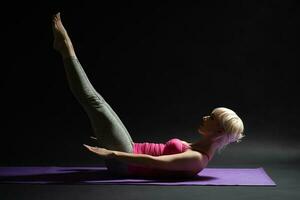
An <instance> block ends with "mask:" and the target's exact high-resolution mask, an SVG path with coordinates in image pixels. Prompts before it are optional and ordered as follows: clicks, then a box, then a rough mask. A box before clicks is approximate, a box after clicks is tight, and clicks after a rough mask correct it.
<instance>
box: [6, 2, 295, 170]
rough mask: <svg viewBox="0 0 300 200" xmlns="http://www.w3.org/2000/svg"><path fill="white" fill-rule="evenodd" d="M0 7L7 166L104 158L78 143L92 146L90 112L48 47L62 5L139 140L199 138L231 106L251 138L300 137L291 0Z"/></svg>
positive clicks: (80, 49)
mask: <svg viewBox="0 0 300 200" xmlns="http://www.w3.org/2000/svg"><path fill="white" fill-rule="evenodd" d="M3 10H5V11H7V12H6V14H4V13H3V14H2V15H3V16H2V25H1V27H2V28H1V29H2V31H1V32H2V34H3V36H2V64H1V79H0V80H1V86H0V87H1V105H2V109H1V115H2V120H1V129H2V130H1V135H2V137H1V165H22V164H24V165H25V164H28V165H31V164H47V165H49V164H50V165H51V164H56V165H59V164H62V163H90V162H94V161H95V162H98V160H97V158H95V157H93V156H92V155H91V154H90V153H89V152H87V151H86V150H85V149H84V148H83V147H82V144H83V143H88V144H93V143H92V142H91V141H90V140H89V136H90V135H92V130H91V127H90V124H89V120H88V118H87V115H86V114H85V112H84V110H83V109H82V108H81V107H80V105H79V103H78V102H77V101H76V99H75V98H74V97H73V95H72V93H71V91H70V89H69V87H68V85H67V79H66V76H65V71H64V69H63V65H62V60H61V57H60V55H59V54H58V53H57V52H55V51H54V50H53V48H52V40H53V37H52V32H51V15H52V14H54V13H56V12H58V11H60V12H61V17H62V20H63V23H64V25H65V27H66V29H67V31H68V32H69V35H70V36H71V39H72V41H73V43H74V46H75V49H76V52H77V56H78V58H79V59H80V61H81V63H82V65H83V67H84V69H85V71H86V73H87V75H88V77H89V79H90V81H91V82H92V84H93V85H94V87H95V88H96V90H97V91H98V92H99V93H100V94H102V96H103V97H104V98H105V99H106V101H107V102H108V103H109V104H110V105H111V107H112V108H113V109H114V110H115V111H116V113H117V114H118V115H119V117H120V118H121V120H122V121H123V123H124V124H125V126H126V127H127V129H128V130H129V132H130V134H131V135H132V138H133V139H134V141H137V142H142V141H152V142H164V141H165V140H166V139H168V138H171V137H179V138H182V139H184V140H187V141H195V140H197V139H199V134H198V133H197V132H196V128H197V127H198V123H199V121H200V118H201V116H202V115H204V114H208V113H209V112H210V111H211V110H212V109H213V108H215V107H218V106H225V107H228V108H231V109H233V110H234V111H236V112H237V113H238V114H239V115H240V117H241V118H242V119H243V120H244V123H245V134H246V138H245V140H244V144H245V143H247V142H252V143H253V144H256V143H257V144H258V143H262V144H264V143H266V144H267V143H268V144H269V143H271V144H272V143H274V144H275V143H276V144H277V143H279V144H285V145H289V146H296V145H299V142H297V140H299V136H298V130H297V128H298V127H297V126H298V124H299V122H298V112H299V98H298V91H299V89H298V69H297V67H298V65H299V63H298V62H299V61H298V60H299V59H298V53H299V50H298V49H297V47H298V44H297V42H296V40H297V37H298V36H299V32H298V31H297V30H298V21H299V18H298V13H299V12H298V8H297V6H296V5H295V4H294V3H293V1H272V2H269V1H257V2H256V1H251V2H250V1H249V2H248V1H247V2H246V1H244V2H239V3H236V2H235V3H233V1H232V3H229V2H227V3H224V2H222V3H221V2H220V1H215V2H212V1H210V3H198V4H196V3H195V4H187V3H185V4H183V3H173V2H168V3H167V2H166V3H153V2H152V3H151V4H146V3H143V4H142V3H137V2H135V3H132V2H125V1H123V2H122V3H116V2H114V3H107V2H106V3H104V2H100V3H99V2H97V3H95V2H88V3H87V2H86V3H84V2H83V1H82V2H80V3H75V2H72V3H67V2H65V3H60V4H58V3H56V4H55V3H50V2H42V3H38V4H28V3H26V4H25V3H24V4H23V5H21V4H19V3H16V2H14V3H12V5H10V6H7V7H3ZM252 143H251V144H252ZM238 145H243V142H242V143H240V144H238ZM93 159H94V160H93Z"/></svg>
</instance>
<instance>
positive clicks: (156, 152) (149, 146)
mask: <svg viewBox="0 0 300 200" xmlns="http://www.w3.org/2000/svg"><path fill="white" fill-rule="evenodd" d="M186 151H196V152H198V153H201V154H202V155H204V156H203V158H205V159H203V166H206V165H207V163H208V161H209V156H208V155H207V154H206V153H205V152H201V151H198V150H194V149H192V148H191V146H190V143H187V142H186V141H183V140H180V139H178V138H172V139H170V140H168V141H167V142H166V143H149V142H143V143H134V148H133V153H135V154H148V155H152V156H161V155H171V154H177V153H182V152H186ZM128 171H129V173H130V174H136V175H142V176H154V175H158V176H159V175H161V174H164V175H166V174H168V173H170V174H171V173H172V172H167V171H166V170H157V169H151V168H148V167H141V166H136V165H128ZM200 171H201V170H200ZM172 176H173V175H172Z"/></svg>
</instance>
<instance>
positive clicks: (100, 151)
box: [83, 144, 113, 158]
mask: <svg viewBox="0 0 300 200" xmlns="http://www.w3.org/2000/svg"><path fill="white" fill-rule="evenodd" d="M83 146H85V147H86V148H87V149H88V150H90V151H91V152H93V153H95V154H97V155H99V156H101V157H102V158H111V157H112V156H113V151H112V150H108V149H105V148H100V147H91V146H89V145H86V144H83Z"/></svg>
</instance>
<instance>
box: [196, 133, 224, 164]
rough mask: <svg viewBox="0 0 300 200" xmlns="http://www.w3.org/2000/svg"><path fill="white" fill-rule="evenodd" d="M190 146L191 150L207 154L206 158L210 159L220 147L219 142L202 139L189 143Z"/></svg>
mask: <svg viewBox="0 0 300 200" xmlns="http://www.w3.org/2000/svg"><path fill="white" fill-rule="evenodd" d="M190 146H191V148H192V149H194V150H196V151H197V150H199V151H203V152H205V153H207V154H208V156H209V157H210V159H211V158H212V157H213V155H214V154H215V152H216V150H217V149H218V148H219V146H220V141H218V140H217V141H216V140H212V139H210V138H206V137H204V138H203V139H201V140H199V141H197V142H194V143H190Z"/></svg>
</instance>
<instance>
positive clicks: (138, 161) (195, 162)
mask: <svg viewBox="0 0 300 200" xmlns="http://www.w3.org/2000/svg"><path fill="white" fill-rule="evenodd" d="M85 146H86V147H87V148H88V149H89V150H90V151H92V152H94V153H96V154H98V155H100V156H101V157H104V158H116V159H118V160H120V161H123V162H125V163H127V164H134V165H140V166H147V167H151V168H156V169H162V170H171V171H186V172H195V173H196V172H198V171H200V170H201V169H203V168H204V158H203V157H202V155H201V154H200V153H197V152H194V151H186V152H183V153H178V154H172V155H162V156H151V155H147V154H133V153H126V152H121V151H112V150H107V149H104V148H98V147H90V146H87V145H85Z"/></svg>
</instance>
